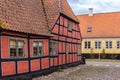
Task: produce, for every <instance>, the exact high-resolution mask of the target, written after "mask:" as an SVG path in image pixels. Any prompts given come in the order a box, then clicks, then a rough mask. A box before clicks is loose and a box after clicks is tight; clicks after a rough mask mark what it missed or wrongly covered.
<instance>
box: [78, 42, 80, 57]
mask: <svg viewBox="0 0 120 80" xmlns="http://www.w3.org/2000/svg"><path fill="white" fill-rule="evenodd" d="M78 54H79V55H81V44H79V45H78Z"/></svg>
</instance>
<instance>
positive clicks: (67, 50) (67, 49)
mask: <svg viewBox="0 0 120 80" xmlns="http://www.w3.org/2000/svg"><path fill="white" fill-rule="evenodd" d="M68 53H69V44H68V43H67V44H66V54H68Z"/></svg>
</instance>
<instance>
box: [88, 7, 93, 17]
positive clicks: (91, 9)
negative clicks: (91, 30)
mask: <svg viewBox="0 0 120 80" xmlns="http://www.w3.org/2000/svg"><path fill="white" fill-rule="evenodd" d="M89 16H93V8H89Z"/></svg>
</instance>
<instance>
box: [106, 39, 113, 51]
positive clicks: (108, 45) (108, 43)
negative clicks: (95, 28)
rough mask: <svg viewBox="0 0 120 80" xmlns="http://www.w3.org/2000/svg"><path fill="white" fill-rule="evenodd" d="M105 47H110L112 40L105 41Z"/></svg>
mask: <svg viewBox="0 0 120 80" xmlns="http://www.w3.org/2000/svg"><path fill="white" fill-rule="evenodd" d="M106 48H107V49H108V48H112V41H106Z"/></svg>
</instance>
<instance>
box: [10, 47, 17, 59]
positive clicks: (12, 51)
mask: <svg viewBox="0 0 120 80" xmlns="http://www.w3.org/2000/svg"><path fill="white" fill-rule="evenodd" d="M15 56H17V55H16V48H10V57H15Z"/></svg>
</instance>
